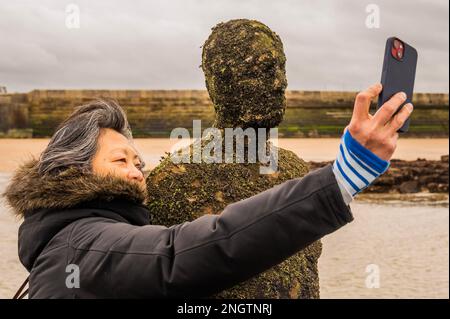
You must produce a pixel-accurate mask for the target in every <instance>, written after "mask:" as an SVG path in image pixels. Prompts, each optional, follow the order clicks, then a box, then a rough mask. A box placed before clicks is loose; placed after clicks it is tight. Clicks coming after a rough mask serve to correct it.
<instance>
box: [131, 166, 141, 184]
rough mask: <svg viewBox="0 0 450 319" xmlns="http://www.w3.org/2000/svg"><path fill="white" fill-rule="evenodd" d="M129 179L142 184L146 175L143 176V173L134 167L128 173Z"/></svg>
mask: <svg viewBox="0 0 450 319" xmlns="http://www.w3.org/2000/svg"><path fill="white" fill-rule="evenodd" d="M128 177H129V178H131V179H135V180H137V181H138V182H142V180H143V179H144V175H143V174H142V172H141V171H140V170H139V169H137V168H136V166H134V165H133V166H132V167H131V168H130V170H129V171H128Z"/></svg>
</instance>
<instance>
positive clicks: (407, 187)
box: [399, 180, 420, 194]
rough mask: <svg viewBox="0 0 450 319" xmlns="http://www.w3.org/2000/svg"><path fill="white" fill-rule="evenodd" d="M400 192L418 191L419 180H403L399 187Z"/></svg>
mask: <svg viewBox="0 0 450 319" xmlns="http://www.w3.org/2000/svg"><path fill="white" fill-rule="evenodd" d="M399 191H400V193H403V194H405V193H418V192H420V187H419V182H418V181H414V180H413V181H407V182H403V183H402V184H401V185H400V187H399Z"/></svg>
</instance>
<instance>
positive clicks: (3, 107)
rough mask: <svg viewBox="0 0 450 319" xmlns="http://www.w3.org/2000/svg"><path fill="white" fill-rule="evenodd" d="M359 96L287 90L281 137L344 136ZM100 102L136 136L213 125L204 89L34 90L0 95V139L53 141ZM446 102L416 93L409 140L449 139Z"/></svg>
mask: <svg viewBox="0 0 450 319" xmlns="http://www.w3.org/2000/svg"><path fill="white" fill-rule="evenodd" d="M355 94H356V93H355V92H329V91H327V92H322V91H287V92H286V98H287V106H288V107H287V109H286V115H285V119H284V121H283V123H282V124H281V125H280V131H279V133H280V136H286V137H289V136H292V137H303V136H311V137H316V136H323V137H325V136H340V134H341V133H342V129H343V128H344V126H345V125H346V124H347V123H348V121H349V119H350V116H351V113H352V108H353V100H354V97H355ZM96 98H112V99H115V100H117V101H118V102H119V103H120V104H121V105H122V106H123V107H124V109H125V111H126V112H127V115H128V118H129V121H130V124H131V126H132V129H133V132H134V136H136V137H145V136H150V137H168V136H169V134H170V131H171V130H172V129H173V128H175V127H186V128H191V127H192V120H193V119H201V120H202V126H203V127H207V126H210V125H211V124H212V122H213V120H214V108H213V106H212V104H211V101H210V100H209V96H208V93H207V92H206V91H203V90H35V91H32V92H30V93H17V94H0V136H16V137H21V136H22V137H23V136H33V137H44V136H51V135H52V133H53V132H54V129H55V128H56V127H57V125H58V124H59V123H60V122H61V121H62V120H63V119H64V118H65V117H67V116H68V115H69V114H70V113H71V112H72V110H73V108H74V107H75V106H77V105H81V104H83V103H86V102H89V101H91V100H93V99H96ZM448 101H449V99H448V94H415V96H414V105H415V111H414V113H413V116H412V124H411V127H410V134H408V136H423V137H430V136H436V137H448V117H449V113H448V105H449V104H448ZM374 110H375V104H373V105H372V111H374Z"/></svg>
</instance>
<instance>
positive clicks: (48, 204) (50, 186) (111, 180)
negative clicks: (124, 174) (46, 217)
mask: <svg viewBox="0 0 450 319" xmlns="http://www.w3.org/2000/svg"><path fill="white" fill-rule="evenodd" d="M37 164H38V160H36V159H32V160H29V161H28V162H25V163H24V164H23V165H21V166H20V167H19V168H18V169H17V171H16V172H15V174H14V175H13V177H12V180H11V182H10V183H9V185H8V187H7V188H6V190H5V192H4V193H3V194H2V195H3V196H4V197H5V198H6V201H7V204H8V205H9V206H10V207H11V208H12V209H13V211H14V213H15V214H16V215H19V216H24V215H25V214H32V213H33V212H35V211H37V210H40V209H64V208H71V207H75V206H77V205H79V204H81V203H83V202H88V201H91V200H99V201H102V200H104V201H111V200H113V199H116V198H121V199H125V200H129V201H131V202H133V203H136V204H146V202H147V199H148V196H147V192H146V191H143V190H142V189H141V188H140V187H139V186H138V185H137V184H134V183H131V182H127V181H124V180H122V179H119V178H117V177H114V176H97V175H94V174H86V173H84V172H82V171H81V170H79V169H76V168H70V169H68V170H66V171H63V172H62V173H60V174H59V175H55V176H51V175H46V176H43V177H42V176H40V175H39V173H38V170H37Z"/></svg>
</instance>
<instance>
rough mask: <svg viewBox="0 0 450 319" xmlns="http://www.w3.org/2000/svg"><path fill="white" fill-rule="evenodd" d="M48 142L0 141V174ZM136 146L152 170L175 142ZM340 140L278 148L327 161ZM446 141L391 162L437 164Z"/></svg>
mask: <svg viewBox="0 0 450 319" xmlns="http://www.w3.org/2000/svg"><path fill="white" fill-rule="evenodd" d="M48 141H49V139H0V154H5V155H7V156H3V158H2V159H1V160H0V172H11V171H13V170H14V169H15V168H16V167H17V166H18V165H19V164H20V163H21V162H22V161H24V160H26V159H27V158H29V157H30V156H38V155H39V154H40V153H41V152H42V151H43V150H44V149H45V147H46V145H47V144H48ZM134 141H135V144H136V146H137V148H138V150H139V151H140V152H142V155H143V157H144V160H145V162H146V163H147V165H148V167H149V168H153V167H155V166H156V165H157V164H158V162H159V159H160V157H161V156H162V155H164V153H165V152H168V151H170V149H171V147H172V146H174V145H175V144H176V141H173V140H170V139H166V138H142V139H140V138H137V139H135V140H134ZM339 142H340V139H338V138H303V139H301V138H284V139H279V140H278V146H279V147H282V148H285V149H288V150H291V151H293V152H294V153H296V154H297V155H298V156H299V157H301V158H303V159H304V160H305V161H329V160H333V159H334V158H335V157H336V154H337V150H338V146H339ZM448 149H449V140H448V139H445V138H433V139H418V138H408V139H406V138H405V139H399V141H398V145H397V149H396V151H395V153H394V156H393V158H398V159H403V160H416V159H417V158H425V159H429V160H439V159H440V157H441V155H445V154H448Z"/></svg>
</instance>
